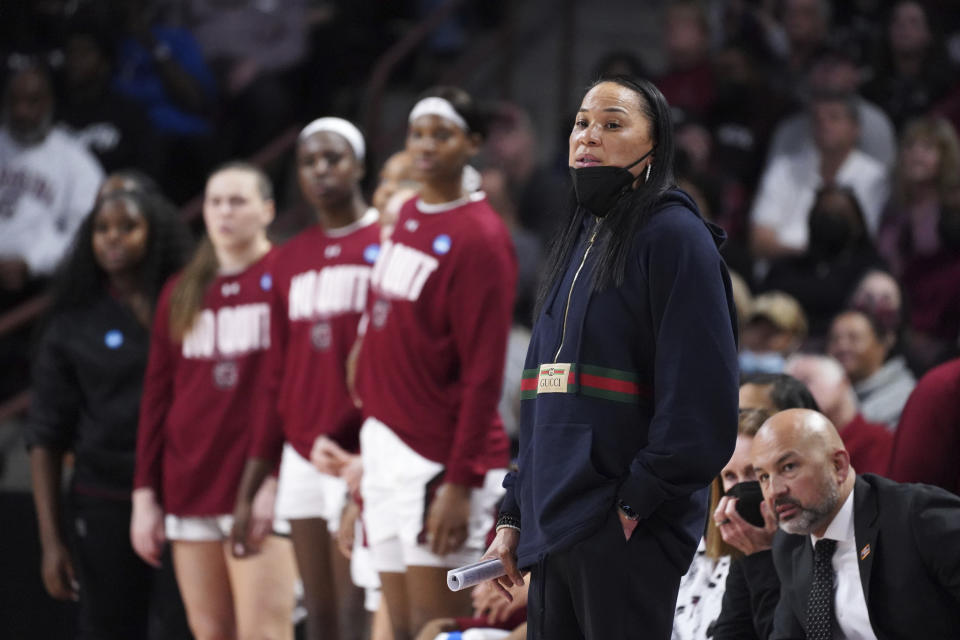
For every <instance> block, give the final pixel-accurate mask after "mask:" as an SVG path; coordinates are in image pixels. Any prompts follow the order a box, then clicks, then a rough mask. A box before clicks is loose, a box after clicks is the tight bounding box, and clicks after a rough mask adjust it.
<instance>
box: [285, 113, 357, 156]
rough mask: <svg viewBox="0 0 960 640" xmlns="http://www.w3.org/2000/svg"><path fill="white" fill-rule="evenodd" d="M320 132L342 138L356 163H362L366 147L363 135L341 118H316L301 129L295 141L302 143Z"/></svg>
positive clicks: (350, 123)
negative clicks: (348, 145) (347, 144)
mask: <svg viewBox="0 0 960 640" xmlns="http://www.w3.org/2000/svg"><path fill="white" fill-rule="evenodd" d="M320 131H330V132H332V133H336V134H337V135H340V136H342V137H343V138H344V139H346V141H347V142H348V143H349V144H350V147H351V148H352V149H353V155H354V156H355V157H356V159H357V161H358V162H363V158H364V155H366V151H367V147H366V145H365V144H364V142H363V134H362V133H360V129H357V128H356V127H355V126H354V125H353V123H352V122H348V121H347V120H344V119H343V118H317V119H316V120H314V121H313V122H311V123H310V124H308V125H307V126H305V127H304V128H303V130H302V131H301V132H300V136H299V137H298V138H297V140H299V141H301V142H302V141H304V140H306V139H307V138H309V137H310V136H312V135H313V134H315V133H318V132H320Z"/></svg>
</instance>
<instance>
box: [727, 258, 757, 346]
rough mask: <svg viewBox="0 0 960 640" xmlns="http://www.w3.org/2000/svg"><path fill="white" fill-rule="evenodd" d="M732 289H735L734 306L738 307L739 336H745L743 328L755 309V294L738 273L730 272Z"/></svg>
mask: <svg viewBox="0 0 960 640" xmlns="http://www.w3.org/2000/svg"><path fill="white" fill-rule="evenodd" d="M730 287H731V288H732V289H733V304H734V306H736V307H737V328H738V331H737V335H743V327H744V325H745V324H746V322H747V318H748V317H750V309H752V308H753V294H751V293H750V287H749V286H748V285H747V281H746V280H744V279H743V276H741V275H740V274H739V273H737V272H736V271H731V272H730Z"/></svg>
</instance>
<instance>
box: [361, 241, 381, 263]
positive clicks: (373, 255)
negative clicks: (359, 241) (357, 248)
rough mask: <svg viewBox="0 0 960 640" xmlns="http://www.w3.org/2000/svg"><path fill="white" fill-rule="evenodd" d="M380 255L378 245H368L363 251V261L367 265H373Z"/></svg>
mask: <svg viewBox="0 0 960 640" xmlns="http://www.w3.org/2000/svg"><path fill="white" fill-rule="evenodd" d="M379 255H380V245H378V244H368V245H367V248H366V249H364V250H363V259H364V260H365V261H366V262H367V263H368V264H373V263H374V262H376V261H377V256H379Z"/></svg>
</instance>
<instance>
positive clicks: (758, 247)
mask: <svg viewBox="0 0 960 640" xmlns="http://www.w3.org/2000/svg"><path fill="white" fill-rule="evenodd" d="M858 113H859V112H858V110H857V103H856V102H855V101H854V99H853V98H852V97H851V96H849V95H837V94H821V95H817V96H814V98H813V101H812V103H811V105H810V114H811V119H812V121H813V138H814V143H815V144H814V146H812V147H807V148H804V149H802V150H800V151H797V152H794V153H784V154H782V155H778V156H774V157H772V158H770V162H769V164H768V165H767V169H766V171H765V172H764V175H763V179H762V181H761V184H760V189H759V192H758V193H757V197H756V199H755V200H754V203H753V209H752V212H751V225H752V236H751V246H752V247H753V250H754V252H755V253H756V255H757V257H760V258H774V257H779V256H784V255H791V254H793V255H796V254H799V253H802V252H803V250H804V249H805V248H806V247H807V242H808V227H809V220H808V218H809V215H810V211H811V205H812V204H813V201H814V197H815V194H816V192H817V190H818V189H819V188H820V187H821V186H823V185H830V184H836V185H842V186H847V187H850V188H851V189H853V191H854V193H856V194H857V199H858V200H859V202H860V204H861V206H862V208H863V214H864V218H865V221H866V225H867V231H868V232H869V233H870V235H871V236H873V235H874V234H875V233H876V231H877V226H878V224H879V219H880V208H881V207H882V206H883V203H884V202H885V201H886V198H887V193H888V191H889V189H888V186H887V176H886V170H885V169H884V167H883V165H882V164H881V163H880V162H879V161H878V160H874V159H873V158H871V157H870V156H868V155H866V154H865V153H863V152H862V151H859V150H858V149H856V148H855V147H856V142H857V139H858V137H859V134H860V127H859V123H858V120H857V117H858Z"/></svg>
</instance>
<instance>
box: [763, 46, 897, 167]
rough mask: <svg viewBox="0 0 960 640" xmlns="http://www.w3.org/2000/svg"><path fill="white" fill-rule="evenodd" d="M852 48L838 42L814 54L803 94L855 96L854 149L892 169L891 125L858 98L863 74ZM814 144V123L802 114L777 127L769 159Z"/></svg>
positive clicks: (893, 138) (893, 140) (893, 139)
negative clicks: (857, 125)
mask: <svg viewBox="0 0 960 640" xmlns="http://www.w3.org/2000/svg"><path fill="white" fill-rule="evenodd" d="M855 47H856V45H854V44H853V43H852V42H839V41H838V42H834V43H831V44H829V45H825V46H824V47H822V48H821V49H820V50H819V51H817V52H816V53H815V54H814V55H813V58H812V60H811V62H810V67H809V70H808V71H807V74H806V90H807V91H808V92H809V93H810V94H811V95H816V94H819V93H840V94H849V95H851V96H854V100H855V101H856V105H857V119H858V122H859V123H860V135H859V137H858V139H857V148H858V149H859V150H860V151H863V152H864V153H866V154H867V155H869V156H871V157H873V158H875V159H876V160H879V161H880V162H882V163H883V165H884V166H885V167H892V166H893V163H894V160H895V159H896V153H897V141H896V133H895V132H894V130H893V123H892V122H891V121H890V118H889V117H888V116H887V114H885V113H884V112H883V110H882V109H881V108H880V107H878V106H877V105H875V104H874V103H872V102H870V101H868V100H865V99H863V98H861V97H860V96H859V95H857V92H858V91H859V90H860V84H861V80H862V71H861V69H860V66H859V65H860V58H859V55H858V52H857V51H856V50H855ZM813 144H814V135H813V119H812V116H811V113H810V111H809V110H804V111H802V112H800V113H797V114H795V115H793V116H791V117H789V118H787V119H786V120H784V121H783V122H781V123H780V124H779V125H778V126H777V129H776V131H774V134H773V140H772V141H771V143H770V157H774V156H778V155H784V154H790V153H796V152H799V151H800V150H801V149H803V148H804V147H805V146H813Z"/></svg>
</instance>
